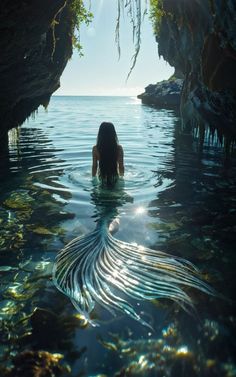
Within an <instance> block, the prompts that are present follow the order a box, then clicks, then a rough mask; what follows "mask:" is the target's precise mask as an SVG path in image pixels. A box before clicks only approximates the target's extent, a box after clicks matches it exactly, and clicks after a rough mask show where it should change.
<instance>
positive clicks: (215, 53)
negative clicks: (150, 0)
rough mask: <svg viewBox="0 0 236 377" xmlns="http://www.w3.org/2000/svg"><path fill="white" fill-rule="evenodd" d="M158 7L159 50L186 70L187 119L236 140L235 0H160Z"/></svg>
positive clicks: (183, 106) (183, 105)
mask: <svg viewBox="0 0 236 377" xmlns="http://www.w3.org/2000/svg"><path fill="white" fill-rule="evenodd" d="M155 7H156V10H155V9H154V11H155V15H156V16H155V19H156V28H155V29H156V39H157V42H158V50H159V55H161V56H163V58H164V59H165V60H166V61H168V62H169V63H170V65H172V66H174V67H175V68H176V69H177V70H179V71H180V72H182V74H183V75H184V86H183V90H182V96H181V106H180V110H181V114H182V118H183V123H184V124H185V125H189V124H190V125H198V126H202V127H204V126H205V125H209V126H210V127H211V128H212V129H218V131H219V132H218V133H219V134H222V133H223V134H224V135H225V136H228V137H229V138H234V139H235V138H236V22H235V18H236V2H235V0H227V1H223V0H191V1H189V0H178V1H176V0H160V1H158V2H156V5H155V6H154V8H155Z"/></svg>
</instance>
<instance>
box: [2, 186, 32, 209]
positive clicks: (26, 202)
mask: <svg viewBox="0 0 236 377" xmlns="http://www.w3.org/2000/svg"><path fill="white" fill-rule="evenodd" d="M33 201H34V199H33V198H32V197H31V196H30V195H29V194H28V193H27V191H23V190H21V191H18V192H13V193H11V194H10V195H9V197H8V198H7V199H6V200H5V201H4V202H3V205H4V206H5V207H7V208H10V209H16V210H21V211H30V210H31V207H32V202H33Z"/></svg>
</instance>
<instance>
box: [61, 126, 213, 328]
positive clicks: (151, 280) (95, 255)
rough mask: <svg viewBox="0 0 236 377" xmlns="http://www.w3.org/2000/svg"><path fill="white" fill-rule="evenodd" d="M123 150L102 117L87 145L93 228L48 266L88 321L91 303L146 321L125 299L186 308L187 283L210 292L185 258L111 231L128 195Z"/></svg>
mask: <svg viewBox="0 0 236 377" xmlns="http://www.w3.org/2000/svg"><path fill="white" fill-rule="evenodd" d="M123 155H124V153H123V148H122V146H121V145H120V144H119V143H118V138H117V134H116V131H115V127H114V125H113V124H112V123H108V122H103V123H102V124H101V125H100V128H99V131H98V136H97V143H96V145H95V146H94V147H93V149H92V159H93V163H92V176H93V191H92V195H91V200H92V202H93V203H94V204H95V210H96V215H95V222H96V228H95V230H94V231H92V232H91V233H89V234H86V235H83V236H80V237H77V238H75V239H74V240H72V241H71V242H69V243H68V244H67V245H66V246H65V247H64V248H63V249H62V250H60V251H59V253H58V255H57V257H56V261H55V264H54V267H53V281H54V284H55V285H56V287H57V288H58V289H59V290H60V291H61V292H63V293H64V294H65V295H67V296H68V297H69V298H70V299H71V302H72V303H73V305H74V306H75V308H76V309H77V310H78V312H79V313H80V314H81V315H83V316H84V318H86V320H87V321H88V322H89V323H90V324H91V325H94V326H96V325H98V323H97V322H94V321H93V320H91V318H90V314H91V312H92V311H93V309H94V307H95V305H96V304H99V305H101V306H102V307H104V308H105V309H107V310H109V311H110V312H111V314H113V315H114V316H115V314H116V312H117V311H119V312H123V313H126V314H128V315H129V316H131V317H132V318H133V319H135V320H137V321H139V322H140V323H142V324H143V325H147V326H149V324H148V323H147V322H145V320H144V319H143V318H142V317H141V316H140V315H139V314H138V313H137V311H136V310H135V309H134V305H133V304H132V303H131V301H133V300H135V301H136V302H139V301H143V300H149V301H151V300H154V299H159V298H168V299H170V300H173V301H175V302H177V303H178V304H179V305H181V306H182V307H183V308H184V309H188V308H189V307H193V306H194V305H193V301H192V299H191V297H190V295H189V294H188V293H187V292H186V288H187V287H192V288H196V289H198V290H200V291H202V292H204V293H206V294H211V295H212V294H214V292H213V290H212V289H211V288H210V287H209V286H208V285H207V284H206V283H205V282H204V281H202V280H201V278H200V275H199V272H198V270H197V268H196V267H195V266H194V265H193V264H192V263H191V262H189V261H187V260H185V259H183V258H180V257H176V256H173V255H169V254H166V253H164V252H161V251H158V250H152V249H150V248H147V247H144V246H142V245H137V244H133V243H132V244H131V243H128V242H124V241H121V240H118V239H116V238H115V237H114V231H115V230H117V225H118V224H119V221H118V215H119V212H118V208H119V207H120V206H122V205H123V204H124V203H125V202H126V201H128V200H130V197H129V195H127V194H126V193H125V191H124V180H123V178H122V177H123V175H124V157H123ZM96 176H97V177H98V180H97V179H96ZM120 177H121V178H120Z"/></svg>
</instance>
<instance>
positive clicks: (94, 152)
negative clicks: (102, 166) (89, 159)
mask: <svg viewBox="0 0 236 377" xmlns="http://www.w3.org/2000/svg"><path fill="white" fill-rule="evenodd" d="M92 153H93V157H94V158H96V159H98V160H99V152H98V149H97V146H96V145H94V146H93V149H92Z"/></svg>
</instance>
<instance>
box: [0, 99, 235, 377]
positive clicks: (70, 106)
mask: <svg viewBox="0 0 236 377" xmlns="http://www.w3.org/2000/svg"><path fill="white" fill-rule="evenodd" d="M104 120H106V121H112V122H113V123H114V124H115V126H116V129H117V133H118V136H119V140H120V143H121V144H122V145H123V147H124V150H125V167H126V173H125V180H124V192H125V200H122V202H120V205H118V206H117V208H116V210H117V211H118V213H119V216H120V227H119V231H118V232H117V234H116V237H117V238H119V239H121V240H124V241H127V242H137V243H138V244H143V245H144V246H149V247H153V248H159V249H163V250H164V251H167V252H169V253H173V254H177V255H180V256H182V257H186V258H187V259H189V260H190V261H192V262H194V263H195V264H196V265H197V266H199V267H200V268H201V269H202V270H203V272H204V276H205V277H206V278H207V279H209V281H210V283H211V284H212V285H213V286H215V288H216V289H217V290H219V291H220V292H221V293H223V294H225V295H226V296H227V297H231V296H232V293H233V285H232V280H233V276H234V271H233V268H232V266H233V261H234V260H235V259H234V258H235V256H234V253H233V249H234V247H233V245H234V242H235V229H234V228H233V227H234V225H235V218H236V202H235V196H234V194H235V188H236V183H235V161H234V159H233V157H232V160H231V162H230V165H229V166H224V153H223V151H222V149H220V148H219V146H208V145H205V146H204V148H203V149H202V150H198V145H197V142H196V141H195V140H194V139H193V138H192V136H190V135H181V134H180V125H179V122H178V117H177V116H176V115H175V114H174V113H173V112H172V111H167V110H161V111H157V110H155V109H153V108H149V107H147V106H141V105H140V103H139V102H138V101H137V100H136V99H133V98H129V99H127V98H107V97H106V98H104V97H102V98H96V97H93V98H88V97H83V98H76V97H57V98H56V97H54V98H53V99H52V101H51V104H50V108H49V111H48V113H45V112H44V111H43V110H40V111H39V114H38V116H37V117H36V119H35V120H30V121H29V122H28V123H26V124H25V125H24V126H23V127H22V128H21V130H20V135H19V139H18V138H16V137H15V138H13V140H12V142H11V145H10V150H9V158H7V159H6V160H5V161H4V162H2V167H1V169H2V174H3V175H4V180H3V181H2V183H1V205H0V211H1V217H0V219H1V223H0V225H1V233H0V237H1V238H0V242H1V243H0V245H1V248H2V252H1V259H2V261H1V262H2V263H1V264H2V265H5V266H8V265H9V266H12V267H14V268H17V266H18V264H19V263H22V262H25V263H26V262H27V260H28V259H29V258H30V257H32V261H29V263H28V265H27V266H28V267H27V268H28V269H29V270H30V268H33V269H35V266H38V263H42V262H40V261H42V258H48V259H47V260H46V261H53V260H54V258H55V252H56V251H57V250H58V249H59V248H61V247H62V246H63V245H64V243H65V242H67V241H69V240H71V239H72V238H74V237H75V236H78V235H80V234H84V233H86V232H89V231H91V230H93V229H94V226H95V224H94V221H95V220H96V216H98V213H97V210H96V203H94V201H93V200H92V182H91V175H90V172H91V149H92V146H93V145H94V144H95V142H96V135H97V131H98V127H99V124H100V122H102V121H104ZM15 193H18V197H15V196H14V195H15ZM16 199H17V200H18V207H17V206H15V207H14V204H13V202H14V201H16ZM21 201H24V203H26V204H25V205H24V206H23V207H22V203H21ZM50 265H51V264H49V265H48V264H46V265H43V266H46V267H45V272H48V274H49V275H50ZM40 266H41V267H42V265H40ZM41 267H40V268H41ZM25 268H26V267H25ZM13 274H14V271H10V272H7V271H6V272H4V276H3V279H4V280H3V287H2V290H3V293H4V292H5V290H6V289H7V288H6V287H7V286H8V285H9V279H12V278H13ZM25 274H26V275H25ZM26 276H27V272H24V271H21V272H20V273H19V275H18V276H16V277H15V279H16V282H17V283H18V284H21V282H22V281H23V280H24V279H25V278H26ZM4 284H5V285H4ZM32 285H33V284H32ZM14 289H15V288H14ZM27 289H28V288H27ZM34 289H35V292H36V293H34V296H33V297H34V299H33V300H32V297H29V298H28V299H25V300H24V301H22V302H23V304H22V303H21V305H23V306H20V307H19V311H20V310H21V312H24V313H26V314H29V313H30V312H33V310H34V308H35V306H40V307H43V308H50V310H51V309H53V306H52V307H51V303H50V301H51V302H53V305H55V306H56V305H57V306H58V307H61V305H62V304H61V303H63V308H62V307H61V309H60V310H61V311H62V312H61V313H62V315H61V318H63V315H64V314H65V313H64V311H66V313H67V316H69V315H72V314H73V313H74V310H73V308H72V306H71V305H70V303H69V302H68V301H67V300H66V299H65V298H63V297H62V296H61V295H60V294H59V293H58V292H56V291H55V289H54V288H53V287H52V285H51V283H50V280H48V281H47V283H45V282H43V283H42V286H40V287H39V288H37V289H36V287H34ZM42 293H43V294H42ZM194 295H195V299H196V300H195V301H196V304H197V310H198V316H200V317H201V318H200V320H199V319H196V318H195V317H192V316H189V315H187V314H185V313H184V312H183V311H182V310H180V309H178V308H177V307H176V306H175V305H173V304H171V303H169V302H166V303H165V302H164V303H163V304H161V303H156V306H153V305H151V304H145V305H143V306H142V307H141V309H140V310H143V311H144V312H145V316H146V317H147V318H149V320H150V321H151V322H152V325H153V326H154V328H155V330H156V332H155V333H154V334H151V335H150V334H148V332H149V330H147V329H145V328H142V327H141V326H139V325H138V324H136V323H133V321H132V320H130V319H128V318H124V317H117V318H116V319H113V320H111V318H107V317H106V314H105V313H103V312H102V311H101V309H99V308H98V310H97V313H96V315H98V316H101V317H102V318H104V322H105V323H104V325H103V326H102V327H101V328H100V330H93V329H87V330H76V331H75V333H74V334H71V333H69V330H68V329H67V330H66V329H64V330H61V331H65V332H66V334H67V336H68V337H71V338H72V339H74V336H75V339H76V340H75V343H74V347H75V344H76V345H77V346H78V347H79V348H81V347H83V346H84V347H87V348H88V351H85V353H84V355H83V357H82V358H79V359H78V361H77V362H76V363H75V364H74V369H73V370H74V371H75V372H76V373H78V371H80V370H82V369H83V368H84V370H85V375H91V374H95V373H106V374H107V375H109V376H112V375H113V374H114V372H115V371H118V370H120V369H121V368H122V367H123V366H127V365H128V364H129V363H130V362H135V360H136V359H137V368H141V367H140V365H142V368H143V371H142V368H141V369H140V372H138V369H135V370H136V372H135V373H136V374H133V375H138V373H141V372H142V373H143V374H141V375H145V376H156V373H157V370H155V368H154V367H152V368H150V369H149V370H148V369H145V365H149V366H150V365H151V362H152V363H153V362H154V364H156V363H157V360H154V361H153V360H152V361H151V356H150V354H151V350H150V347H149V345H148V344H147V343H145V340H146V339H149V338H150V337H151V338H152V339H153V342H154V343H155V339H159V343H158V341H157V340H156V342H157V343H158V344H159V345H160V344H161V342H163V347H161V346H160V350H159V351H158V352H159V354H160V357H162V358H163V360H164V359H165V358H166V363H167V361H168V363H169V365H171V362H173V360H175V359H174V356H173V355H174V354H175V355H179V353H178V352H180V351H178V350H179V349H182V350H183V349H188V348H189V349H191V350H192V351H191V352H193V353H194V352H195V354H194V355H195V356H194V357H192V359H191V360H194V361H192V364H194V363H196V364H201V365H202V366H201V368H202V369H201V371H199V372H197V373H198V374H196V375H197V376H201V377H202V376H203V375H208V374H207V373H210V372H209V370H206V369H204V368H206V365H205V364H206V360H207V359H212V360H214V359H216V358H217V357H218V359H219V360H218V361H217V362H215V364H214V365H215V368H216V370H217V369H219V370H221V375H222V376H228V375H227V374H226V372H224V370H226V369H227V368H226V366H225V365H226V364H227V365H228V368H230V363H232V360H233V354H234V352H233V351H234V341H233V339H232V337H231V335H230V334H231V332H232V331H233V328H234V324H233V323H235V322H233V320H232V318H234V317H232V316H233V313H232V311H231V306H230V304H229V303H222V302H221V304H220V305H219V301H218V300H217V299H215V300H212V299H211V300H210V299H209V298H207V297H202V295H199V294H196V293H194ZM3 297H4V301H2V304H1V308H2V307H4V305H8V306H9V307H15V306H14V305H15V304H16V302H15V301H14V299H9V297H8V296H7V297H8V298H7V297H5V296H4V294H3ZM6 300H8V302H7V303H6ZM17 305H19V301H18V302H17ZM1 308H0V310H1ZM22 308H23V309H22ZM12 310H13V309H12ZM17 313H18V312H17V310H16V314H11V315H12V320H13V321H14V320H16V319H18V320H19V319H20V318H21V317H20V314H17ZM11 315H10V314H9V318H11V317H10V316H11ZM38 315H39V314H38ZM40 315H41V316H42V314H40ZM40 315H39V320H40V319H41V317H40ZM37 318H38V317H36V319H37ZM230 318H231V319H230ZM206 321H208V322H206ZM173 322H174V324H173V326H172V330H170V331H172V335H170V338H168V342H166V338H165V335H163V334H162V332H161V329H163V328H165V327H166V326H167V325H168V324H169V323H173ZM31 326H32V323H31ZM34 326H36V325H35V322H34ZM34 326H33V328H34ZM61 326H62V324H61ZM204 326H205V327H206V328H205V330H204ZM36 327H37V326H36ZM215 327H217V329H218V330H217V331H218V336H217V335H214V334H215V332H214V331H215V330H214V329H215ZM170 328H171V327H170ZM177 328H178V330H176V329H177ZM44 330H45V329H44ZM19 331H21V330H19ZM35 331H36V330H35ZM57 331H59V330H57ZM41 332H43V329H41ZM108 332H112V333H118V334H119V335H118V338H120V339H123V341H124V344H122V345H121V344H120V343H119V341H120V340H119V341H118V340H114V337H113V338H110V337H109V335H108ZM173 332H176V333H177V334H176V335H175V336H173ZM206 333H207V334H208V333H209V336H207V335H204V334H206ZM226 333H227V334H228V335H227V336H226V335H225V334H226ZM35 334H36V335H37V336H36V335H35V337H38V338H39V335H38V333H37V331H36V333H35ZM161 334H162V335H161ZM164 334H165V333H164ZM213 335H214V336H215V337H216V341H215V342H216V343H214V342H213V341H212V340H210V339H211V338H212V337H213ZM54 336H55V334H54ZM171 336H172V338H171ZM99 337H100V338H99ZM99 339H100V340H99ZM104 339H105V340H107V341H108V342H109V341H110V342H111V343H112V344H113V346H111V345H110V347H113V348H117V350H116V351H115V353H113V354H112V355H113V359H114V360H113V361H114V362H113V361H112V363H111V361H110V360H109V357H110V356H111V352H112V351H110V349H111V348H109V345H108V344H107V343H106V342H105V341H104ZM171 339H172V340H171ZM199 340H200V342H201V343H203V344H204V345H203V346H202V348H201V347H200V349H201V352H202V354H201V359H199V358H197V356H196V354H198V353H199ZM40 341H41V343H40V342H39V340H37V342H38V347H39V348H38V349H42V347H44V348H45V349H46V350H48V351H50V352H54V351H55V348H56V351H57V352H61V353H66V352H68V350H67V351H65V348H63V346H62V345H60V344H59V346H55V344H54V345H52V344H51V343H50V341H49V340H48V342H49V343H47V342H46V343H45V344H44V343H43V340H40ZM30 342H36V340H35V339H33V340H32V339H30V340H29V344H31V343H30ZM37 342H36V343H37ZM55 342H56V341H55ZM127 342H128V343H127ZM129 342H130V343H129ZM138 342H141V343H138ZM212 342H213V343H214V344H212ZM131 343H132V344H131ZM154 343H153V344H152V347H153V348H154V349H156V348H155V347H157V345H156V343H155V344H154ZM26 344H27V343H26ZM42 344H43V345H42ZM145 344H146V345H145ZM216 344H218V345H219V344H220V345H221V347H225V349H227V351H224V352H223V353H222V354H221V355H219V352H220V351H217V350H216V349H215V348H217V347H216ZM28 347H29V346H28ZM57 347H58V348H57ZM104 347H105V348H104ZM128 347H131V348H132V349H133V354H132V352H131V353H128V354H127V356H126V355H125V356H124V354H122V349H127V348H128ZM164 347H165V348H164ZM168 347H169V348H168ZM171 347H172V351H173V348H175V351H173V353H171V352H172V351H171ZM181 347H182V348H181ZM186 347H187V348H186ZM91 351H92V352H91ZM167 351H168V352H169V353H167ZM113 352H114V350H113ZM182 353H183V352H182ZM145 354H146V356H145ZM132 355H133V356H132ZM142 355H144V357H141V356H142ZM171 355H172V356H171ZM121 357H122V358H121ZM140 357H141V358H140ZM178 357H179V356H178ZM199 357H200V356H199ZM171 358H172V359H171ZM146 359H147V360H146ZM101 360H102V362H101ZM140 360H141V361H140ZM171 360H172V361H171ZM73 361H74V360H73ZM139 361H140V362H139ZM164 361H165V360H164ZM164 361H163V365H165V368H167V369H166V370H165V371H166V374H167V373H172V374H170V375H175V376H179V375H181V376H182V375H183V376H185V375H186V376H187V375H190V374H188V373H191V371H190V369H186V370H188V371H189V372H186V373H184V372H183V371H182V369H181V371H182V372H181V373H180V372H179V371H178V372H176V373H175V374H173V373H174V372H169V370H168V366H167V364H168V363H167V364H165V362H164ZM145 362H146V364H145ZM204 363H205V364H204ZM217 363H219V364H217ZM102 364H104V365H103V366H102ZM188 368H190V366H189V367H188ZM147 370H148V372H147ZM178 370H179V369H178ZM86 373H87V374H86ZM145 373H146V374H145ZM158 373H161V372H160V371H158ZM163 373H164V372H163ZM211 373H212V374H211V375H212V376H215V375H218V374H217V372H216V371H214V368H213V367H212V369H211ZM214 373H215V374H214ZM131 375H132V374H131Z"/></svg>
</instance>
